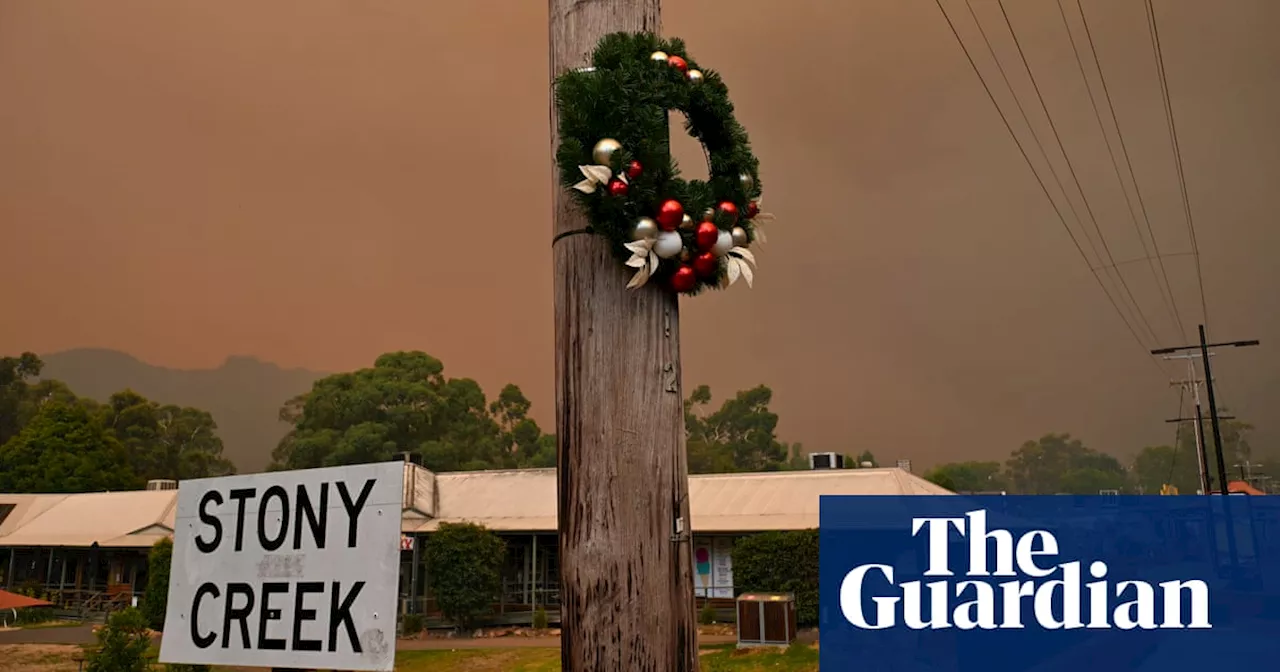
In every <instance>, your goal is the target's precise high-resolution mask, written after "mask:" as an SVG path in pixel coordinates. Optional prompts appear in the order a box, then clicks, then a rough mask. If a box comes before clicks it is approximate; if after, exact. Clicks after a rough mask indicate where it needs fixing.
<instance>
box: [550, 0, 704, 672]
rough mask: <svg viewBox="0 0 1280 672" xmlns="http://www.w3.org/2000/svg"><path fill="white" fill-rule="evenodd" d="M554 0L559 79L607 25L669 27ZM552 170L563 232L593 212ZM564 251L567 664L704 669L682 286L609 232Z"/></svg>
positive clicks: (649, 5) (560, 298) (560, 434)
mask: <svg viewBox="0 0 1280 672" xmlns="http://www.w3.org/2000/svg"><path fill="white" fill-rule="evenodd" d="M548 4H549V18H550V38H551V76H552V78H553V79H554V78H555V77H556V76H557V75H559V74H561V73H563V72H565V71H567V70H570V69H576V68H582V67H586V66H587V65H588V64H589V59H590V56H591V52H592V50H593V49H594V48H595V46H596V44H597V42H598V41H599V40H600V38H601V37H603V36H605V35H606V34H608V33H612V32H616V31H630V32H652V33H659V32H660V31H661V3H660V0H591V1H586V0H549V3H548ZM558 143H559V139H558V133H557V115H556V110H555V103H554V97H553V98H552V109H551V146H552V151H553V153H554V150H555V147H556V146H557V145H558ZM552 174H553V175H554V176H556V177H553V180H552V186H551V190H552V204H553V207H552V210H553V212H552V214H553V218H554V221H553V226H552V237H553V238H554V237H555V236H556V235H558V234H561V233H564V232H569V231H578V230H581V229H583V228H584V227H586V225H587V222H586V219H585V217H584V215H583V213H582V212H581V211H580V210H579V209H578V206H577V205H576V204H575V202H574V201H573V199H572V198H571V197H570V195H569V194H568V193H567V192H566V191H565V189H564V188H563V187H562V186H561V185H560V184H559V181H558V175H559V173H558V172H557V171H556V170H554V169H553V170H552ZM553 250H554V251H553V255H552V256H553V260H554V261H553V263H554V283H555V320H556V337H555V344H556V440H557V444H558V445H557V451H556V454H557V476H558V478H557V483H558V491H559V492H558V494H559V497H558V505H559V523H560V580H561V590H560V621H561V640H560V641H561V644H560V647H561V648H560V651H561V654H560V655H561V661H562V668H563V669H564V670H565V671H566V672H640V671H643V672H685V671H691V670H697V669H698V651H697V629H696V623H695V621H694V600H693V557H692V551H691V549H690V543H689V542H690V538H691V537H690V527H689V499H688V491H689V480H688V463H687V460H686V457H685V436H684V431H685V430H684V406H683V396H682V394H681V391H680V319H679V317H680V316H679V310H678V309H679V304H678V300H677V297H676V295H675V294H673V293H671V292H668V291H666V290H665V289H663V288H660V287H656V286H652V285H647V286H644V287H641V288H639V289H637V290H628V289H626V283H627V280H628V277H629V274H628V273H627V269H626V268H625V267H624V266H623V265H622V264H621V263H619V262H618V261H617V260H616V259H615V258H614V257H613V256H612V255H611V254H610V251H609V248H608V244H607V242H606V241H605V239H604V238H602V237H600V236H595V235H568V236H565V237H563V238H560V239H559V240H558V241H557V242H555V243H554V246H553Z"/></svg>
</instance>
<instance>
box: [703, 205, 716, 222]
mask: <svg viewBox="0 0 1280 672" xmlns="http://www.w3.org/2000/svg"><path fill="white" fill-rule="evenodd" d="M715 219H716V211H715V210H714V209H712V208H707V209H706V210H703V211H702V221H704V222H714V221H715Z"/></svg>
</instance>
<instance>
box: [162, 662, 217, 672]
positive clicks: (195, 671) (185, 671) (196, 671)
mask: <svg viewBox="0 0 1280 672" xmlns="http://www.w3.org/2000/svg"><path fill="white" fill-rule="evenodd" d="M164 669H165V672H209V666H208V665H188V664H186V663H165V666H164Z"/></svg>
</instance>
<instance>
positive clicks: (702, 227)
mask: <svg viewBox="0 0 1280 672" xmlns="http://www.w3.org/2000/svg"><path fill="white" fill-rule="evenodd" d="M719 237H720V229H717V228H716V225H715V224H712V223H711V222H703V223H701V224H699V225H698V228H697V230H696V231H694V234H693V239H694V241H695V242H697V243H698V249H699V250H701V251H703V252H710V251H711V248H713V247H715V246H716V239H718V238H719Z"/></svg>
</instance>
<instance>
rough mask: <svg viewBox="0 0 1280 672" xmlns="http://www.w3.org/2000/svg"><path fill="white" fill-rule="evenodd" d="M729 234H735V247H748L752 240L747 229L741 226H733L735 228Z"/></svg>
mask: <svg viewBox="0 0 1280 672" xmlns="http://www.w3.org/2000/svg"><path fill="white" fill-rule="evenodd" d="M729 235H731V236H733V246H734V247H746V246H747V243H750V242H751V240H750V239H749V238H748V237H747V230H746V229H744V228H742V227H741V226H735V227H733V230H732V231H730V232H729Z"/></svg>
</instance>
